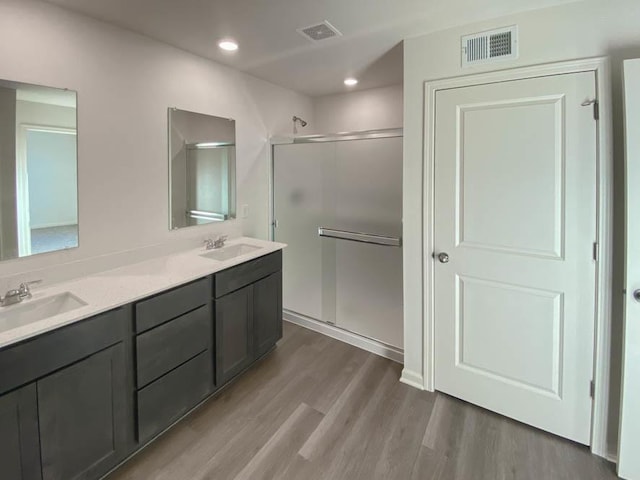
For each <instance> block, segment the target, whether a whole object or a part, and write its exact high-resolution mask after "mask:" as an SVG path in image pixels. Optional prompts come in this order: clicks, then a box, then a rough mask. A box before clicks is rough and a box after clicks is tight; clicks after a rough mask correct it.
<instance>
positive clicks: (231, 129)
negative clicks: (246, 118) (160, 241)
mask: <svg viewBox="0 0 640 480" xmlns="http://www.w3.org/2000/svg"><path fill="white" fill-rule="evenodd" d="M169 199H170V205H169V215H170V218H169V228H170V229H172V230H175V229H178V228H184V227H190V226H194V225H202V224H207V223H212V222H223V221H225V220H229V219H232V218H235V216H236V122H235V120H231V119H228V118H221V117H214V116H211V115H204V114H201V113H194V112H188V111H185V110H178V109H177V108H170V109H169Z"/></svg>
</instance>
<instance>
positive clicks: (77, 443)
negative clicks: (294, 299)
mask: <svg viewBox="0 0 640 480" xmlns="http://www.w3.org/2000/svg"><path fill="white" fill-rule="evenodd" d="M249 240H250V241H249ZM249 240H247V239H243V240H242V241H241V243H238V242H236V244H235V245H229V246H227V247H224V248H223V249H220V250H215V251H211V252H204V251H203V250H199V251H194V252H189V253H185V254H180V255H176V256H173V257H167V258H164V259H157V260H154V261H150V262H145V263H141V264H139V265H135V266H131V267H127V268H124V269H119V270H115V271H112V272H105V273H103V274H99V275H96V276H93V277H91V278H86V279H79V280H76V281H74V282H71V283H69V284H67V285H60V286H57V287H56V288H57V290H55V291H53V292H49V293H50V294H51V295H60V293H59V292H58V291H64V292H65V293H69V294H73V295H76V296H77V297H78V298H80V299H82V300H83V302H82V303H85V304H86V305H84V306H81V307H78V308H76V309H74V310H71V311H68V312H63V313H61V314H59V315H57V316H54V317H51V318H47V319H43V320H41V321H40V322H35V323H34V324H38V323H40V327H37V326H36V327H34V326H33V325H34V324H29V325H25V326H23V327H22V333H20V328H17V329H15V333H14V340H15V341H13V342H12V341H11V336H10V335H11V332H10V331H9V332H4V333H3V335H0V340H2V342H3V345H4V346H3V347H2V348H0V438H1V439H2V448H0V465H1V466H2V478H3V479H6V480H14V479H19V480H33V479H38V480H72V479H97V478H100V477H101V476H103V475H104V474H106V473H107V472H109V471H110V470H111V469H113V468H114V467H115V466H117V465H118V464H119V463H121V462H123V461H124V460H125V459H126V458H127V457H129V456H130V455H132V454H133V453H135V452H136V451H137V450H138V449H140V448H142V447H143V446H144V445H146V444H147V443H148V442H150V441H151V440H153V439H154V438H155V437H156V436H158V435H159V434H160V433H162V432H163V431H164V430H166V429H167V428H168V427H170V426H171V425H172V424H174V423H175V422H176V421H178V420H179V419H181V418H182V417H183V416H185V415H186V414H187V413H188V412H189V411H190V410H192V409H193V408H194V407H196V406H197V405H198V404H200V403H201V402H202V401H203V400H205V399H207V398H208V397H210V396H212V395H214V394H215V393H216V392H217V391H219V390H220V389H221V388H222V387H224V386H225V385H226V384H228V383H229V382H230V381H231V380H232V379H233V378H234V377H236V376H237V375H239V374H241V373H242V372H243V371H245V370H246V369H247V368H249V367H250V366H251V365H252V364H253V363H254V362H255V361H256V360H257V359H259V358H260V357H261V356H263V355H264V354H266V353H267V352H269V351H270V350H271V349H272V348H273V347H274V346H275V344H276V342H277V341H278V340H279V339H280V338H281V337H282V252H281V248H282V246H283V245H281V244H275V243H271V242H261V241H257V240H253V239H249ZM207 272H208V273H207ZM163 284H164V285H165V287H166V288H162V285H163ZM99 285H102V286H103V287H102V288H104V289H105V291H104V294H103V295H102V296H100V294H99V292H96V289H97V288H99ZM83 289H84V290H83ZM127 291H129V294H130V299H129V301H125V300H126V297H127V293H126V292H127ZM91 292H94V293H93V294H94V295H96V300H95V301H94V302H92V301H91V300H90V298H88V297H91V295H92V293H91ZM49 293H48V294H47V295H48V297H46V298H49V297H51V295H49ZM98 298H101V299H102V300H98ZM29 301H36V302H37V301H38V299H37V298H34V300H29ZM29 301H26V302H25V303H24V305H28V302H29ZM34 305H36V304H35V303H34ZM109 306H111V307H112V308H108V307H109ZM21 307H22V308H23V309H24V306H22V305H21ZM9 308H13V307H9ZM92 309H99V310H103V311H100V313H97V314H94V315H90V313H91V311H92ZM16 311H17V312H18V313H19V312H20V310H16ZM56 317H57V318H56ZM56 322H57V323H56ZM29 328H31V331H32V332H33V331H37V328H43V329H46V330H47V331H46V332H40V333H38V334H35V335H31V334H27V333H24V332H28V331H29V330H28V329H29ZM34 328H35V330H34ZM25 329H26V330H25ZM25 335H30V336H28V338H22V337H23V336H25Z"/></svg>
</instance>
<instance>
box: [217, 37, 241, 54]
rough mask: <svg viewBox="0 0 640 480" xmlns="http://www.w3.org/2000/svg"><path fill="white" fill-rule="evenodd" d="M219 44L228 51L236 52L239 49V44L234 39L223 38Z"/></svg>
mask: <svg viewBox="0 0 640 480" xmlns="http://www.w3.org/2000/svg"><path fill="white" fill-rule="evenodd" d="M218 46H219V47H220V48H221V49H222V50H224V51H226V52H235V51H236V50H238V44H237V43H236V42H234V41H233V40H221V41H220V42H219V43H218Z"/></svg>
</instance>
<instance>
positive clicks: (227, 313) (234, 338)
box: [215, 286, 253, 385]
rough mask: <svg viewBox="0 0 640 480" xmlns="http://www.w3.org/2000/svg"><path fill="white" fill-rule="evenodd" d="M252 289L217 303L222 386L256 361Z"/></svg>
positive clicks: (219, 375) (219, 370) (244, 289)
mask: <svg viewBox="0 0 640 480" xmlns="http://www.w3.org/2000/svg"><path fill="white" fill-rule="evenodd" d="M252 297H253V289H252V287H251V286H248V287H244V288H241V289H239V290H236V291H235V292H232V293H229V294H227V295H225V296H224V297H220V298H218V299H216V317H215V322H216V379H217V382H218V384H219V385H224V384H225V383H226V382H227V381H229V380H230V379H232V378H233V377H235V376H236V375H237V374H238V373H240V372H241V371H242V370H244V369H245V368H247V366H249V364H250V363H251V362H252V361H253V355H252V351H253V337H252V335H251V332H252V327H253V325H252Z"/></svg>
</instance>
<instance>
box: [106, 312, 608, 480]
mask: <svg viewBox="0 0 640 480" xmlns="http://www.w3.org/2000/svg"><path fill="white" fill-rule="evenodd" d="M400 372H401V367H400V366H399V365H397V364H396V363H394V362H391V361H389V360H386V359H383V358H380V357H377V356H375V355H372V354H370V353H368V352H365V351H363V350H360V349H357V348H355V347H352V346H350V345H346V344H344V343H342V342H339V341H337V340H334V339H331V338H328V337H326V336H323V335H320V334H318V333H315V332H312V331H309V330H306V329H304V328H301V327H298V326H295V325H292V324H289V323H286V322H285V333H284V338H283V339H282V341H281V342H280V343H279V345H278V348H277V349H276V350H275V351H274V352H272V353H271V354H270V355H268V356H267V357H266V358H265V359H263V360H262V361H260V362H259V363H258V364H257V365H255V366H254V367H253V368H252V369H251V370H249V371H248V372H246V373H245V374H244V375H242V376H241V377H240V378H239V379H237V380H236V381H235V382H234V383H233V384H232V385H230V386H229V387H228V388H227V389H225V390H224V391H223V392H221V394H220V395H219V396H218V397H217V398H214V399H211V400H209V401H207V402H206V403H205V404H204V405H203V406H201V407H200V408H199V409H198V410H196V411H195V412H193V413H192V414H191V415H190V416H189V417H187V418H186V419H185V420H183V421H182V422H180V423H179V424H178V425H176V426H175V427H174V428H172V429H171V430H169V431H168V432H167V433H165V434H164V435H163V436H161V437H160V438H159V439H157V440H156V441H155V442H154V443H153V444H151V445H150V446H148V447H147V448H145V449H144V450H143V451H142V452H140V453H139V454H138V455H136V456H135V457H134V458H132V459H131V460H130V461H129V462H128V463H126V464H125V465H123V466H122V467H120V468H119V469H117V470H116V471H114V472H113V473H112V474H111V475H110V476H109V477H108V480H134V479H144V480H206V479H211V480H214V479H215V480H271V479H278V480H299V479H302V480H342V479H345V480H347V479H348V480H371V479H374V480H377V479H380V480H395V479H398V480H529V479H531V480H534V479H535V480H540V479H545V480H547V479H549V480H556V479H557V480H565V479H566V480H574V479H580V480H608V479H614V478H616V476H615V473H614V469H613V466H612V465H611V464H610V463H608V462H605V461H604V460H602V459H599V458H597V457H594V456H593V455H591V454H590V452H589V450H588V449H587V448H586V447H583V446H580V445H577V444H574V443H572V442H569V441H566V440H563V439H560V438H558V437H555V436H553V435H550V434H547V433H544V432H541V431H539V430H536V429H534V428H531V427H528V426H526V425H523V424H521V423H518V422H515V421H513V420H510V419H507V418H504V417H501V416H500V415H497V414H494V413H492V412H488V411H486V410H483V409H481V408H478V407H475V406H473V405H470V404H468V403H465V402H463V401H460V400H458V399H455V398H452V397H449V396H447V395H444V394H440V393H436V394H431V393H428V392H421V391H418V390H416V389H413V388H411V387H408V386H406V385H403V384H401V383H399V382H398V379H399V376H400Z"/></svg>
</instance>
